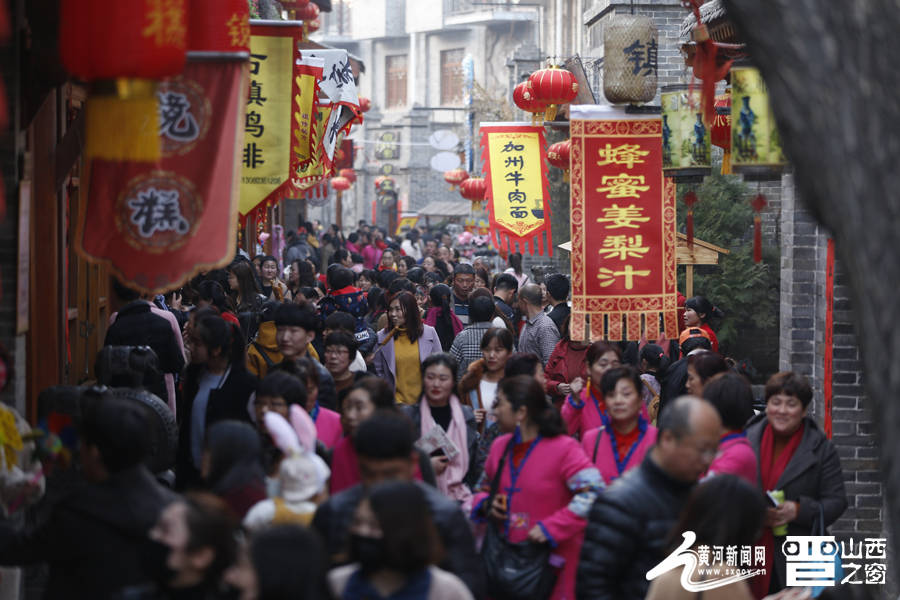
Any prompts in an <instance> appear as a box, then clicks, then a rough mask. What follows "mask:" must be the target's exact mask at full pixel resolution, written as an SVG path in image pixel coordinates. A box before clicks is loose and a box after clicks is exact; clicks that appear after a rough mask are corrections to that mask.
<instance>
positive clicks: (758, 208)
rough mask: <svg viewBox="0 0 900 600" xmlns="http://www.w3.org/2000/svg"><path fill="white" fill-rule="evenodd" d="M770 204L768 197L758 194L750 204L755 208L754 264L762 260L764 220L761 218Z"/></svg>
mask: <svg viewBox="0 0 900 600" xmlns="http://www.w3.org/2000/svg"><path fill="white" fill-rule="evenodd" d="M767 204H768V202H766V197H765V196H763V195H762V194H757V195H756V197H755V198H754V199H753V200H752V201H751V202H750V206H752V207H753V213H754V214H753V262H757V263H758V262H760V261H761V260H762V218H761V217H760V212H762V209H764V208H765V207H766V205H767Z"/></svg>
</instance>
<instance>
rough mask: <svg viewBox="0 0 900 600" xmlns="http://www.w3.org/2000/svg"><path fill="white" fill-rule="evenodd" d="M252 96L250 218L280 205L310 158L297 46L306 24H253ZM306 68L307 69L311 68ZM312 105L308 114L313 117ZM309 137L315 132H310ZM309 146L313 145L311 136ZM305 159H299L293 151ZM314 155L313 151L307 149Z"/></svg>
mask: <svg viewBox="0 0 900 600" xmlns="http://www.w3.org/2000/svg"><path fill="white" fill-rule="evenodd" d="M250 33H251V36H250V92H249V94H248V96H247V112H246V116H245V123H244V147H243V149H242V153H241V157H242V164H243V170H242V172H241V201H240V208H239V210H240V213H241V215H247V214H248V213H250V212H251V211H252V210H253V209H255V208H256V207H257V206H259V205H260V204H263V203H267V202H274V201H277V200H279V199H280V198H282V197H284V196H286V195H288V194H290V193H291V192H293V191H294V188H293V186H292V183H291V174H292V166H293V167H294V169H296V167H297V166H298V165H297V162H298V159H299V160H306V161H308V160H309V156H308V154H306V155H304V154H303V151H302V146H303V142H302V140H301V135H302V133H301V125H302V122H301V121H302V120H301V119H296V118H295V113H298V114H303V110H301V105H300V103H301V101H303V100H304V99H305V97H301V94H300V87H299V84H300V81H302V80H301V78H300V75H301V73H299V72H297V69H298V65H296V64H295V63H296V61H297V59H299V58H300V51H299V50H298V49H297V42H298V41H299V40H300V38H301V37H302V34H303V26H302V24H301V23H300V22H293V21H281V22H278V23H277V24H272V23H271V22H267V24H265V25H261V24H259V23H258V22H254V21H251V26H250ZM305 68H306V67H305ZM309 108H310V107H307V110H306V113H307V114H310V113H309ZM305 133H306V135H307V136H308V135H309V130H308V129H306V130H305ZM306 144H307V146H308V144H309V142H308V137H307V142H306ZM294 148H298V150H299V156H298V157H297V158H294V152H293V149H294ZM307 152H308V151H307Z"/></svg>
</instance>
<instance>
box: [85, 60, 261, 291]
mask: <svg viewBox="0 0 900 600" xmlns="http://www.w3.org/2000/svg"><path fill="white" fill-rule="evenodd" d="M246 58H247V55H246V54H244V55H243V56H240V55H239V56H237V57H235V56H234V55H231V57H230V58H229V57H227V55H226V56H223V57H219V58H218V59H212V60H190V61H189V62H188V64H187V66H186V67H185V69H184V72H183V73H182V74H181V75H179V76H177V77H173V78H171V79H168V80H165V81H164V82H162V83H161V84H160V85H159V87H158V88H157V100H158V102H159V106H160V110H159V115H158V117H159V120H158V124H159V127H158V135H159V138H160V140H159V141H160V148H161V151H162V157H161V158H160V159H159V160H158V161H157V162H155V163H146V162H137V161H131V162H123V161H112V160H106V159H94V160H93V161H91V165H90V181H89V187H88V189H89V192H88V203H87V208H86V209H85V210H83V211H81V214H80V215H79V222H78V230H77V234H76V238H75V242H76V250H77V251H78V252H79V253H80V254H81V255H82V256H84V257H85V258H86V259H87V260H89V261H92V262H102V263H106V264H108V265H109V267H110V269H111V270H112V271H113V272H114V273H115V274H116V276H117V277H119V278H120V279H122V280H123V281H124V282H126V283H127V284H128V285H130V286H133V287H135V288H137V289H140V290H142V291H144V292H146V293H157V292H161V291H163V290H167V289H172V288H173V287H176V286H178V285H180V284H181V283H182V282H184V281H186V280H187V279H189V278H190V277H193V276H194V275H195V274H196V273H198V272H200V271H205V270H209V269H212V268H216V267H218V266H220V265H223V264H225V263H227V262H228V261H229V260H231V259H232V258H233V256H234V243H235V239H236V226H237V219H236V216H237V208H238V186H237V180H238V172H239V171H238V170H239V168H240V164H239V161H240V144H241V140H242V138H243V136H244V128H243V124H244V119H243V117H244V107H245V104H246V97H247V68H246Z"/></svg>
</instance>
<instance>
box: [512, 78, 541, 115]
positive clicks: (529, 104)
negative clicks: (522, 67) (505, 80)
mask: <svg viewBox="0 0 900 600" xmlns="http://www.w3.org/2000/svg"><path fill="white" fill-rule="evenodd" d="M513 102H514V103H515V105H516V106H518V107H519V108H521V109H522V110H524V111H525V112H527V113H531V122H532V124H534V122H535V121H537V119H538V115H539V114H540V115H543V114H544V112H545V111H546V110H547V105H546V104H544V103H542V102H538V101H537V100H535V99H534V94H532V93H531V90H529V89H528V82H527V81H523V82H522V83H520V84H519V85H517V86H516V87H515V88H513Z"/></svg>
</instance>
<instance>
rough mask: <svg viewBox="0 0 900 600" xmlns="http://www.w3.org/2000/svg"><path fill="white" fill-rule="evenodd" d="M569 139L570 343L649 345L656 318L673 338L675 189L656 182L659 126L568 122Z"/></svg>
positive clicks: (619, 117)
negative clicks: (638, 342)
mask: <svg viewBox="0 0 900 600" xmlns="http://www.w3.org/2000/svg"><path fill="white" fill-rule="evenodd" d="M607 115H615V116H612V117H611V118H607ZM571 134H572V137H571V139H572V146H571V156H572V179H571V181H572V183H571V186H572V212H571V231H572V320H571V332H572V339H588V338H589V339H591V340H599V339H606V340H611V341H618V340H623V339H624V340H639V339H640V338H641V335H642V334H643V335H645V336H646V338H647V339H650V340H655V339H656V338H657V337H658V336H659V332H660V317H662V321H663V323H664V328H665V333H666V334H667V336H668V337H670V338H673V337H676V336H677V335H678V323H677V319H676V303H677V292H676V270H675V184H674V183H672V182H670V181H669V180H667V179H665V178H664V177H663V171H662V125H661V120H660V119H659V118H651V119H647V118H640V119H634V118H628V116H626V115H625V114H624V113H617V112H614V113H610V112H606V113H605V114H604V118H603V119H600V120H581V119H577V118H576V117H575V116H574V115H573V120H572V122H571ZM623 319H624V323H623Z"/></svg>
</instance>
